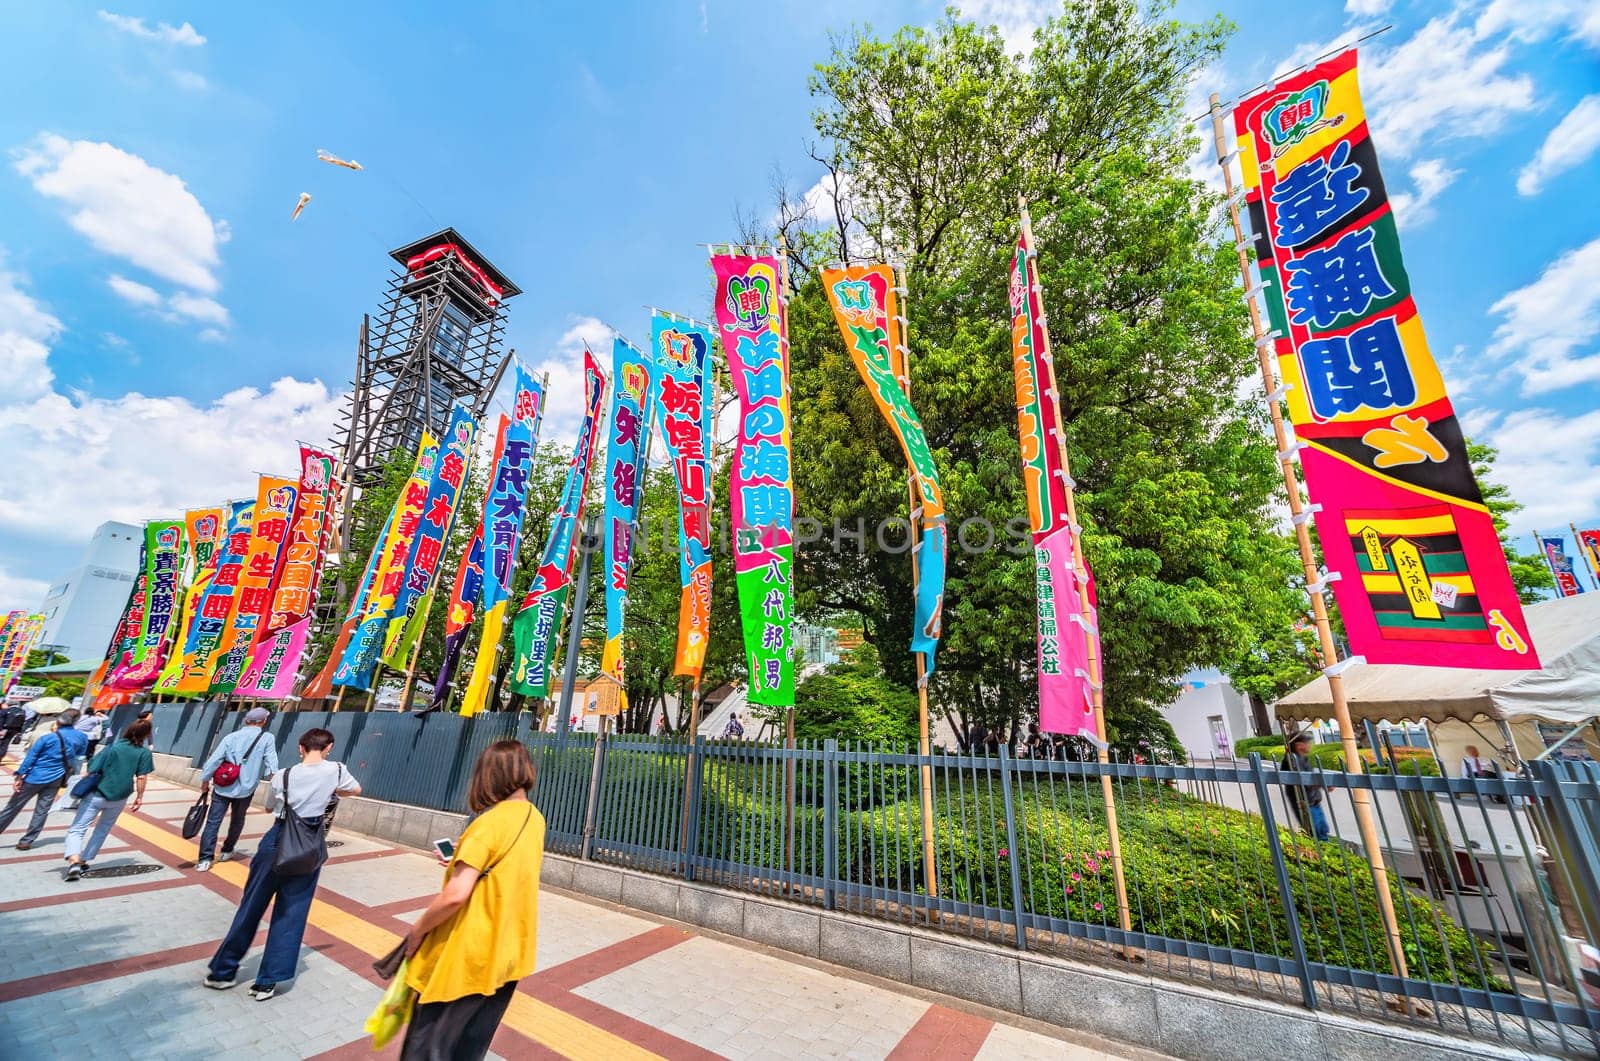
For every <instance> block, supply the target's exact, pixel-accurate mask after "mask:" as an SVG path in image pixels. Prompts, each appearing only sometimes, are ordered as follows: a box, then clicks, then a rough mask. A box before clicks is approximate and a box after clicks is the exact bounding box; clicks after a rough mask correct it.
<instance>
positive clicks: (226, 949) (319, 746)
mask: <svg viewBox="0 0 1600 1061" xmlns="http://www.w3.org/2000/svg"><path fill="white" fill-rule="evenodd" d="M332 748H333V734H332V733H329V732H328V731H327V730H325V729H308V730H306V731H305V733H303V734H301V736H300V761H299V762H298V763H296V764H295V765H294V766H291V767H288V768H287V769H284V770H280V771H278V772H277V773H276V774H274V775H273V777H272V803H273V805H274V808H275V810H274V813H275V815H276V820H275V821H274V822H273V823H272V828H270V829H268V830H267V835H265V836H263V837H262V838H261V844H260V846H259V847H257V848H256V853H255V854H254V855H252V856H251V858H250V875H249V876H247V877H246V878H245V882H244V897H243V898H242V899H240V900H239V910H238V912H237V913H235V914H234V915H233V924H232V925H231V926H229V928H228V934H227V936H226V937H224V938H223V940H222V946H220V947H218V948H217V953H216V954H215V955H213V956H212V958H211V964H210V965H209V966H207V969H206V978H205V979H204V980H203V981H201V982H202V983H203V984H204V985H205V986H206V987H209V988H211V989H212V990H214V991H226V990H227V989H228V988H230V987H232V986H234V983H235V982H236V981H235V980H234V977H236V976H237V975H238V974H239V963H240V962H241V961H243V960H244V956H245V952H247V951H248V950H249V949H250V944H251V942H252V941H253V940H254V939H255V938H256V930H257V929H258V928H260V927H261V918H262V917H263V915H265V914H266V912H267V906H268V905H269V904H270V905H271V906H272V925H271V927H269V928H268V929H267V945H266V950H265V952H264V953H263V954H262V955H261V967H260V968H259V969H257V970H256V979H255V983H253V984H251V985H250V997H251V998H253V999H255V1000H256V1001H257V1002H265V1001H266V1000H267V999H269V998H272V997H273V996H274V995H276V994H277V993H278V985H279V984H280V983H282V982H283V981H285V980H292V979H294V974H295V969H296V967H297V966H298V965H299V964H300V940H301V938H302V937H304V936H305V932H306V916H307V915H308V914H310V913H311V899H312V897H313V896H314V895H316V892H317V878H318V877H319V876H320V875H321V873H322V863H323V862H324V861H325V860H326V859H327V857H328V851H327V847H326V840H325V837H326V835H327V828H328V823H329V822H330V821H332V818H333V807H334V797H335V796H359V795H361V785H360V783H359V782H357V781H356V779H355V777H354V776H352V775H351V773H350V771H349V770H347V769H345V765H344V764H343V763H336V762H334V761H333V760H331V759H329V758H328V752H329V751H331V750H332ZM308 844H309V845H310V846H311V847H312V848H320V850H315V851H311V852H308V851H307V846H306V845H308ZM307 854H310V855H311V857H309V858H308V857H305V856H306V855H307Z"/></svg>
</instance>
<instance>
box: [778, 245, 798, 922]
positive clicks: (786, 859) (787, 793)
mask: <svg viewBox="0 0 1600 1061" xmlns="http://www.w3.org/2000/svg"><path fill="white" fill-rule="evenodd" d="M778 308H779V309H781V310H782V311H783V330H782V331H780V332H779V333H778V342H779V344H780V348H781V351H782V361H783V389H784V392H785V395H786V401H787V403H788V404H789V408H788V410H787V412H788V416H789V421H790V422H789V424H788V425H786V426H787V427H788V428H789V430H790V431H791V432H793V430H794V405H793V401H794V395H793V394H790V393H789V241H788V239H787V238H785V236H784V234H783V233H782V232H780V233H778ZM791 437H792V434H791ZM789 508H790V512H791V514H792V513H793V510H794V478H793V475H792V474H791V476H790V481H789ZM791 522H792V521H791ZM789 540H790V544H789V556H790V565H789V578H790V580H791V585H790V587H789V589H790V600H791V601H792V600H793V598H794V586H793V584H792V583H793V579H794V572H795V570H796V569H797V568H798V567H799V560H800V558H799V557H798V556H796V555H795V552H796V549H795V546H794V536H793V535H792V534H791V535H790V539H789ZM791 607H792V605H791ZM784 621H785V622H786V623H788V624H789V638H788V641H789V652H790V666H793V665H794V664H793V653H794V615H793V614H792V612H791V614H789V615H786V616H784ZM784 715H785V717H784V726H783V729H784V735H783V746H784V747H785V748H788V749H790V750H791V751H792V750H793V749H794V746H795V745H794V697H793V693H791V694H790V699H789V706H788V709H787V710H786V711H785V713H784ZM794 765H795V761H794V759H793V758H788V759H785V760H784V761H783V868H784V869H786V870H789V871H790V872H793V871H794ZM784 888H785V890H787V888H788V885H787V884H786V885H784Z"/></svg>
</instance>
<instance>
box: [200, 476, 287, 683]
mask: <svg viewBox="0 0 1600 1061" xmlns="http://www.w3.org/2000/svg"><path fill="white" fill-rule="evenodd" d="M299 494H300V480H299V478H298V477H296V478H293V479H290V478H286V477H284V476H278V475H263V476H262V477H261V479H260V481H259V483H258V485H257V488H256V507H255V515H254V520H253V521H252V524H251V527H250V547H249V548H248V549H247V550H246V551H245V554H244V567H243V568H242V569H241V570H240V572H239V584H238V585H237V586H236V587H235V588H234V599H233V611H232V614H231V615H230V616H229V619H228V624H227V626H226V627H224V629H223V631H222V640H221V642H220V643H219V644H218V645H217V664H216V668H215V670H213V672H212V675H211V686H210V688H209V689H208V690H207V692H209V693H211V694H212V695H227V694H229V693H231V692H233V691H234V689H235V688H236V687H237V686H238V684H239V679H240V678H242V677H244V668H245V664H246V663H248V662H249V661H250V652H251V649H253V648H254V647H255V643H256V640H257V637H258V635H259V634H260V633H261V632H262V628H263V626H264V625H265V623H266V622H267V619H268V617H269V616H268V613H269V612H270V611H271V609H272V596H273V590H274V589H275V588H276V587H277V583H278V573H279V572H280V571H281V570H282V568H283V557H284V553H285V551H286V550H285V546H286V545H287V544H288V542H289V524H290V521H291V520H292V519H293V518H294V506H295V500H296V498H297V497H298V496H299ZM213 581H215V580H213Z"/></svg>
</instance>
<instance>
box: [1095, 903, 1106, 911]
mask: <svg viewBox="0 0 1600 1061" xmlns="http://www.w3.org/2000/svg"><path fill="white" fill-rule="evenodd" d="M1094 908H1095V909H1096V910H1104V909H1105V907H1103V906H1101V905H1100V904H1099V903H1095V904H1094Z"/></svg>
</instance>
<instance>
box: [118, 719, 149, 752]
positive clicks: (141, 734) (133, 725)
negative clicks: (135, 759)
mask: <svg viewBox="0 0 1600 1061" xmlns="http://www.w3.org/2000/svg"><path fill="white" fill-rule="evenodd" d="M122 739H123V740H125V741H127V742H128V743H129V744H131V745H133V746H134V747H135V748H143V747H144V742H145V741H147V740H149V739H150V720H149V719H148V718H141V719H139V720H137V721H135V722H130V723H128V728H127V729H125V730H123V731H122Z"/></svg>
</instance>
